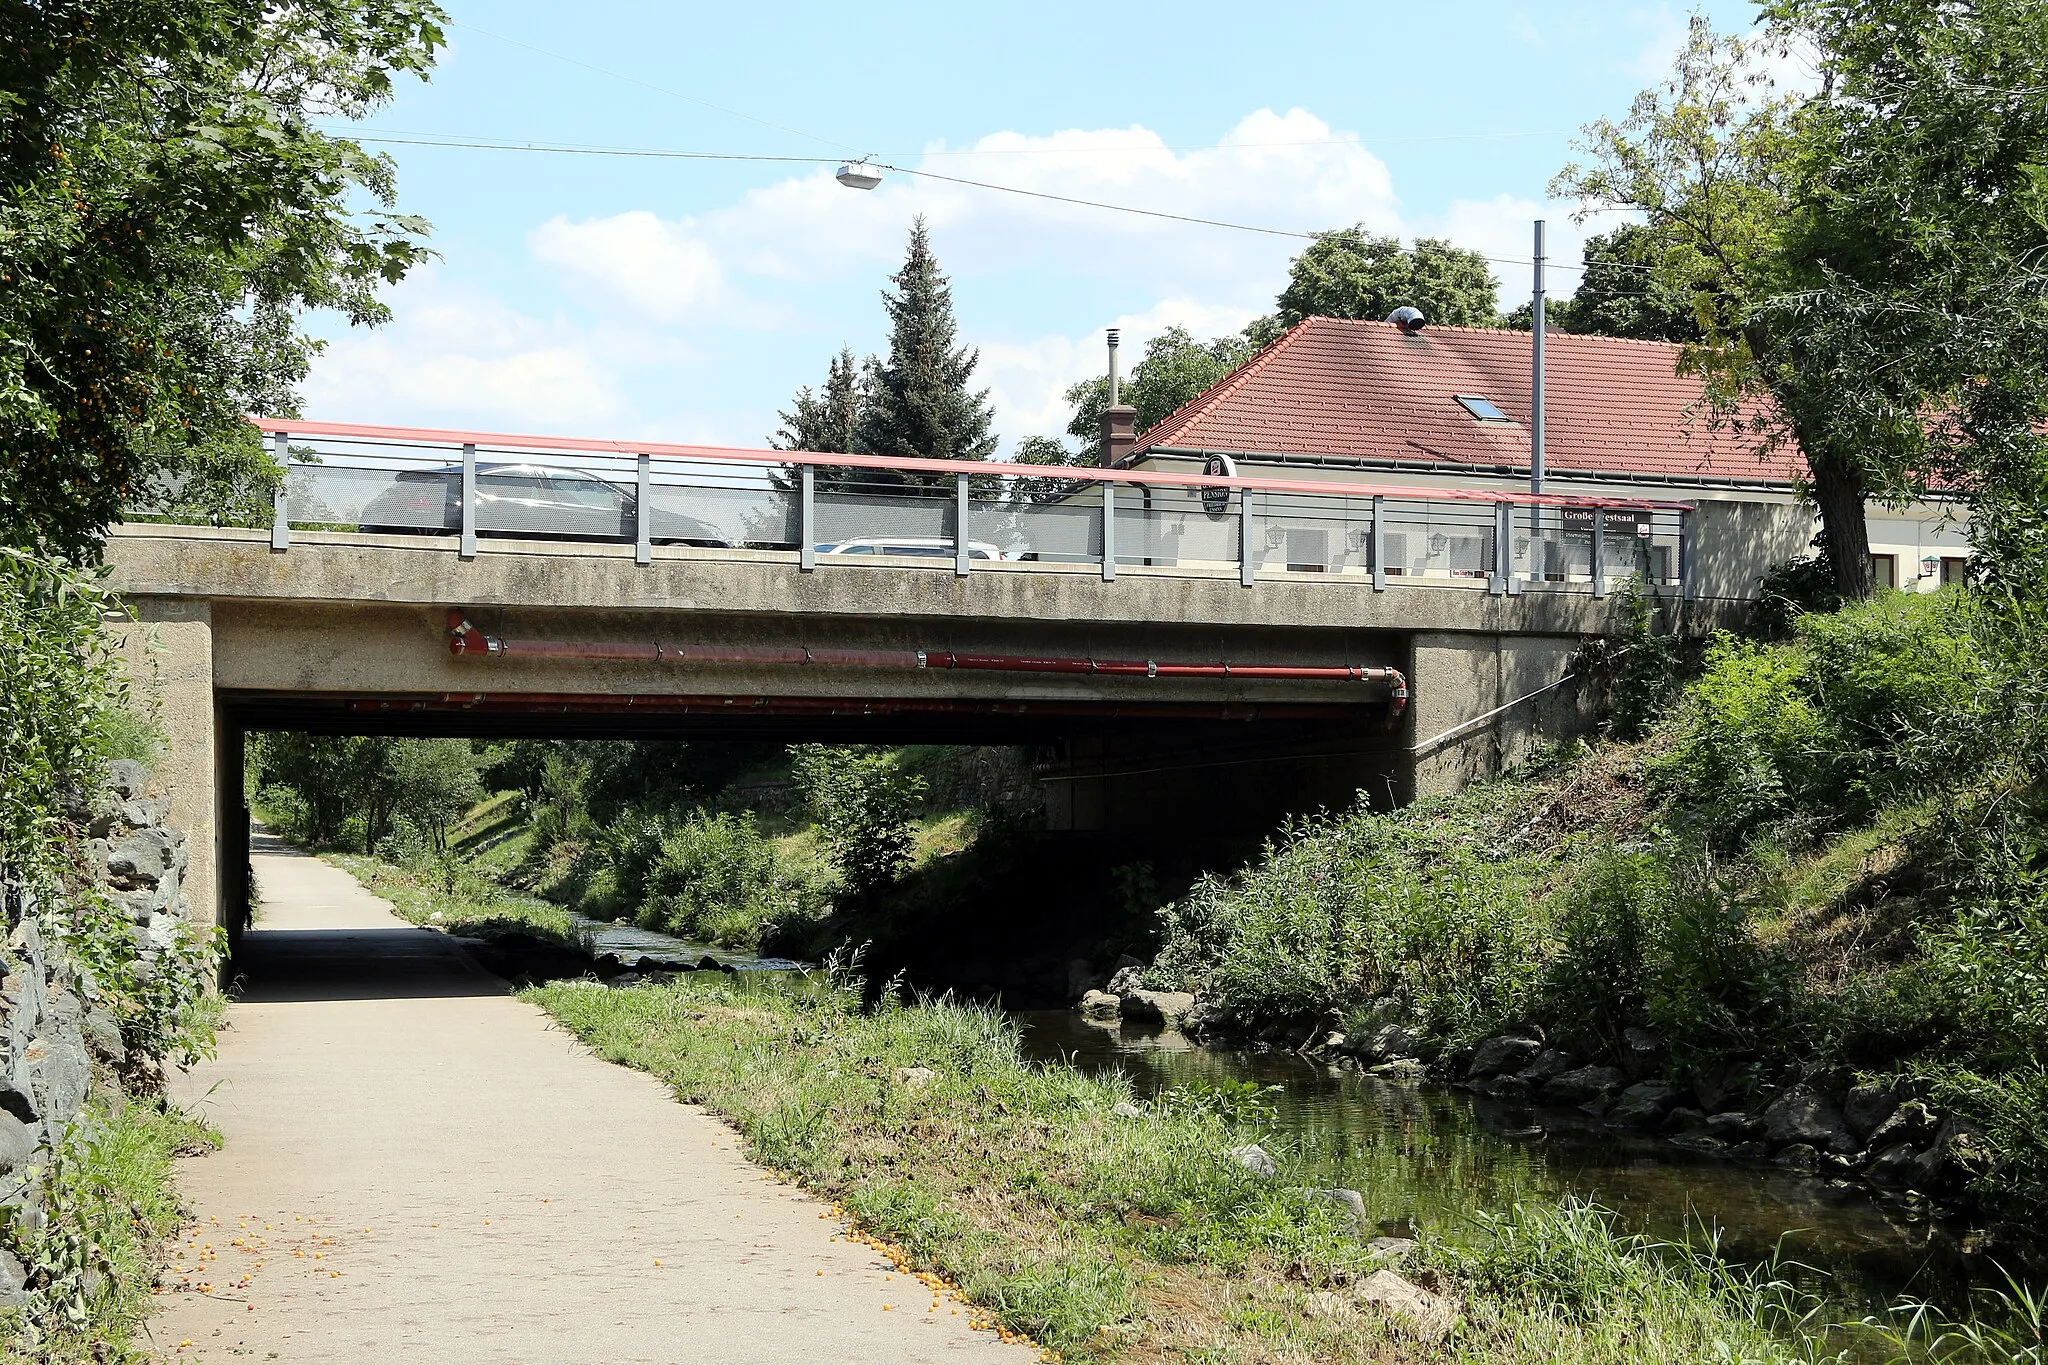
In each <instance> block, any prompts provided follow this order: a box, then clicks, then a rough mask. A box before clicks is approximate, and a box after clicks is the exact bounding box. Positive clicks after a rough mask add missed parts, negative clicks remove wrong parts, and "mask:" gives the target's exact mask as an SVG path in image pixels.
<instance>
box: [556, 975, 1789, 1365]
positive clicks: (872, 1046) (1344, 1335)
mask: <svg viewBox="0 0 2048 1365" xmlns="http://www.w3.org/2000/svg"><path fill="white" fill-rule="evenodd" d="M526 998H527V999H530V1000H533V1001H534V1002H536V1003H538V1004H540V1005H541V1006H542V1007H544V1008H545V1009H547V1010H548V1011H549V1012H550V1013H551V1014H552V1015H553V1016H554V1017H555V1018H556V1019H557V1020H559V1021H560V1022H561V1023H562V1024H563V1025H564V1026H565V1027H566V1028H568V1029H569V1030H570V1031H571V1032H573V1033H574V1034H575V1035H576V1036H578V1037H579V1038H581V1039H583V1040H584V1041H585V1042H586V1043H588V1044H589V1045H590V1046H591V1047H592V1048H593V1049H595V1050H596V1051H597V1052H598V1053H599V1054H600V1055H601V1056H604V1057H606V1058H608V1059H610V1060H612V1061H616V1062H620V1063H623V1064H626V1065H630V1066H634V1067H637V1068H639V1069H642V1070H645V1071H648V1072H651V1073H653V1074H654V1075H656V1076H658V1077H660V1078H662V1079H663V1080H664V1081H665V1082H666V1083H667V1084H668V1085H669V1087H670V1088H671V1090H672V1091H673V1093H674V1094H675V1095H676V1096H677V1098H678V1099H681V1100H684V1101H688V1102H692V1103H700V1104H703V1105H705V1106H706V1107H707V1108H709V1109H711V1110H712V1111H713V1112H715V1113H717V1114H719V1115H721V1116H722V1117H724V1118H725V1119H727V1120H728V1121H730V1122H731V1123H732V1124H733V1125H734V1126H735V1127H736V1128H737V1129H738V1130H739V1131H740V1132H741V1133H742V1134H743V1135H744V1137H745V1138H746V1141H747V1143H748V1147H749V1154H750V1155H751V1156H752V1158H753V1159H754V1160H756V1161H759V1162H761V1163H762V1164H764V1165H766V1166H769V1167H771V1168H773V1169H775V1170H777V1171H780V1172H782V1173H783V1174H784V1175H786V1176H787V1177H789V1178H792V1179H794V1180H796V1181H798V1182H800V1183H801V1184H803V1185H805V1186H806V1187H808V1188H809V1189H811V1190H813V1191H814V1192H816V1193H818V1194H819V1195H821V1196H823V1197H825V1198H827V1199H830V1200H832V1201H834V1202H835V1203H836V1204H837V1205H838V1206H840V1207H841V1208H842V1209H844V1210H845V1211H846V1212H847V1213H849V1214H851V1215H852V1216H853V1217H854V1218H855V1219H856V1220H857V1221H858V1223H859V1224H860V1226H861V1228H862V1229H863V1230H864V1231H865V1232H866V1233H867V1234H869V1235H871V1236H873V1237H876V1238H880V1239H884V1240H885V1241H887V1242H888V1243H891V1244H893V1245H894V1246H895V1247H896V1248H898V1249H899V1254H900V1255H901V1257H902V1259H903V1261H904V1263H905V1264H906V1265H907V1266H909V1267H910V1268H912V1269H915V1270H919V1271H926V1272H931V1273H935V1274H938V1275H942V1276H944V1277H946V1278H947V1279H949V1280H951V1281H953V1282H954V1283H956V1284H957V1285H958V1286H959V1287H960V1288H961V1289H962V1290H963V1292H964V1293H965V1294H966V1295H967V1296H968V1297H970V1298H971V1299H973V1300H974V1301H975V1302H976V1303H978V1304H980V1305H982V1307H983V1308H984V1309H985V1310H986V1311H987V1312H988V1313H989V1314H990V1315H991V1316H992V1317H993V1318H994V1319H995V1320H996V1321H998V1322H999V1323H1001V1324H1002V1325H1004V1326H1005V1327H1006V1328H1008V1329H1009V1330H1011V1331H1013V1332H1016V1333H1019V1334H1023V1335H1026V1336H1029V1337H1030V1338H1032V1339H1034V1340H1036V1341H1038V1342H1040V1343H1042V1344H1043V1345H1044V1346H1046V1347H1048V1348H1050V1349H1052V1350H1054V1351H1057V1352H1058V1353H1059V1354H1061V1355H1062V1356H1063V1357H1065V1358H1067V1359H1069V1360H1075V1361H1083V1360H1108V1359H1129V1360H1141V1361H1153V1360H1158V1361H1166V1360H1175V1361H1180V1360H1188V1361H1214V1362H1223V1361H1245V1362H1251V1361H1273V1362H1294V1361H1301V1362H1307V1361H1319V1362H1320V1361H1332V1362H1368V1361H1369V1362H1410V1361H1413V1362H1420V1361H1425V1360H1427V1361H1436V1360H1469V1361H1475V1362H1477V1361H1484V1362H1501V1363H1502V1365H1521V1362H1531V1363H1532V1365H1533V1362H1538V1361H1543V1362H1551V1361H1566V1360H1569V1361H1583V1362H1595V1363H1597V1362H1610V1361H1611V1362H1617V1365H1618V1363H1619V1362H1623V1361H1629V1362H1634V1361H1641V1360H1707V1359H1713V1360H1728V1361H1757V1362H1772V1363H1774V1365H1775V1363H1776V1362H1793V1361H1805V1360H1815V1359H1823V1358H1827V1352H1826V1351H1825V1350H1824V1349H1823V1347H1822V1345H1821V1343H1820V1341H1819V1339H1817V1338H1812V1337H1806V1336H1802V1335H1800V1334H1798V1333H1797V1332H1793V1333H1791V1334H1780V1333H1779V1332H1777V1331H1775V1330H1774V1329H1775V1328H1779V1327H1790V1326H1793V1325H1794V1323H1795V1319H1796V1317H1797V1315H1798V1312H1799V1305H1798V1304H1797V1302H1796V1301H1795V1300H1794V1299H1793V1297H1792V1296H1791V1294H1790V1292H1789V1291H1787V1290H1783V1289H1782V1288H1781V1287H1778V1286H1774V1285H1771V1284H1768V1283H1765V1282H1761V1281H1758V1280H1754V1279H1752V1278H1751V1277H1748V1276H1746V1275H1744V1274H1742V1273H1740V1272H1737V1271H1734V1270H1730V1269H1728V1268H1726V1267H1723V1266H1721V1265H1720V1264H1719V1263H1717V1262H1714V1261H1713V1260H1712V1259H1711V1257H1708V1256H1705V1255H1703V1254H1700V1253H1693V1252H1684V1251H1674V1250H1672V1249H1669V1248H1662V1247H1657V1246H1653V1245H1652V1244H1649V1243H1647V1242H1642V1241H1640V1240H1639V1239H1630V1238H1625V1237H1620V1236H1617V1235H1616V1234H1614V1233H1613V1232H1612V1230H1611V1228H1610V1227H1609V1225H1608V1223H1607V1222H1606V1221H1605V1219H1604V1218H1603V1217H1602V1216H1601V1215H1599V1214H1598V1213H1597V1212H1594V1211H1590V1210H1583V1209H1576V1210H1575V1209H1569V1208H1568V1209H1564V1210H1557V1209H1550V1208H1542V1207H1531V1208H1520V1209H1515V1210H1512V1211H1511V1212H1509V1213H1507V1214H1505V1215H1503V1216H1502V1217H1501V1218H1500V1219H1498V1220H1494V1221H1492V1222H1490V1223H1486V1224H1483V1225H1479V1226H1468V1227H1464V1228H1457V1229H1438V1230H1434V1231H1433V1232H1430V1233H1426V1234H1425V1241H1424V1246H1423V1249H1422V1251H1421V1252H1420V1253H1419V1256H1418V1259H1417V1260H1416V1261H1415V1262H1414V1263H1413V1264H1412V1265H1411V1267H1410V1271H1411V1272H1412V1273H1413V1274H1414V1275H1415V1276H1416V1278H1418V1279H1422V1280H1425V1281H1430V1282H1433V1283H1434V1284H1435V1285H1436V1286H1437V1287H1438V1288H1440V1289H1442V1290H1443V1291H1444V1292H1446V1293H1448V1294H1450V1295H1452V1296H1454V1297H1455V1298H1456V1299H1458V1300H1460V1301H1461V1302H1462V1303H1463V1305H1464V1311H1463V1314H1462V1318H1461V1320H1460V1323H1459V1325H1458V1326H1457V1327H1456V1328H1455V1329H1454V1331H1453V1334H1452V1335H1451V1337H1450V1338H1449V1339H1448V1340H1446V1341H1444V1342H1442V1343H1438V1344H1432V1343H1429V1342H1427V1341H1424V1340H1421V1339H1419V1338H1417V1337H1416V1336H1413V1335H1411V1334H1408V1333H1407V1332H1406V1331H1405V1330H1404V1329H1403V1328H1402V1327H1401V1326H1400V1325H1399V1324H1398V1323H1396V1322H1393V1321H1390V1320H1388V1319H1385V1318H1382V1317H1380V1316H1379V1315H1378V1313H1377V1310H1373V1309H1370V1308H1365V1307H1361V1306H1357V1305H1356V1304H1355V1301H1354V1300H1353V1299H1352V1298H1351V1297H1350V1295H1349V1294H1348V1293H1347V1292H1346V1290H1347V1286H1349V1285H1351V1284H1353V1283H1355V1282H1356V1281H1357V1280H1358V1279H1359V1278H1360V1277H1362V1276H1364V1275H1367V1274H1369V1273H1371V1272H1372V1271H1373V1270H1375V1269H1377V1268H1380V1267H1381V1266H1382V1265H1383V1264H1384V1262H1383V1261H1382V1260H1381V1258H1380V1257H1379V1256H1377V1255H1376V1254H1375V1253H1374V1252H1373V1251H1372V1250H1371V1249H1370V1247H1369V1246H1368V1244H1367V1241H1366V1238H1367V1237H1368V1236H1370V1235H1371V1232H1370V1230H1361V1229H1360V1228H1358V1227H1357V1226H1356V1225H1355V1224H1354V1223H1353V1222H1352V1221H1351V1216H1350V1214H1349V1213H1348V1212H1346V1211H1344V1210H1343V1209H1342V1208H1341V1207H1339V1206H1337V1205H1335V1204H1333V1203H1330V1202H1327V1201H1325V1200H1321V1199H1318V1198H1317V1197H1315V1195H1314V1194H1313V1193H1311V1192H1310V1191H1309V1189H1308V1188H1307V1187H1306V1186H1307V1183H1308V1181H1309V1179H1310V1177H1309V1176H1308V1175H1307V1174H1306V1172H1307V1171H1308V1170H1310V1169H1312V1164H1311V1163H1309V1162H1306V1161H1304V1160H1303V1159H1302V1156H1303V1154H1302V1153H1299V1152H1296V1151H1295V1150H1293V1149H1292V1148H1290V1147H1289V1146H1288V1145H1287V1144H1286V1143H1284V1142H1282V1141H1280V1140H1278V1139H1276V1138H1274V1137H1273V1136H1272V1133H1271V1131H1270V1129H1269V1127H1268V1124H1269V1121H1270V1117H1271V1116H1270V1113H1269V1112H1268V1111H1266V1110H1265V1109H1264V1107H1263V1105H1262V1103H1261V1102H1260V1101H1259V1100H1258V1099H1257V1098H1256V1097H1255V1096H1249V1095H1246V1094H1242V1093H1239V1092H1237V1091H1234V1090H1230V1089H1223V1090H1211V1089H1207V1088H1197V1089H1176V1090H1169V1091H1166V1092H1164V1093H1163V1094H1162V1095H1161V1096H1160V1097H1159V1098H1158V1099H1156V1100H1154V1101H1152V1102H1148V1103H1145V1104H1142V1105H1135V1104H1134V1100H1133V1095H1132V1092H1131V1088H1130V1086H1129V1083H1128V1081H1127V1079H1125V1078H1124V1077H1122V1076H1120V1075H1117V1074H1113V1073H1112V1074H1106V1075H1100V1076H1096V1075H1087V1074H1084V1073H1082V1072H1079V1071H1077V1070H1075V1069H1073V1068H1071V1067H1067V1066H1062V1065H1045V1064H1039V1063H1035V1062H1029V1061H1026V1060H1024V1058H1023V1057H1022V1055H1021V1051H1020V1046H1019V1038H1018V1034H1017V1032H1016V1030H1015V1028H1014V1027H1013V1026H1012V1025H1011V1024H1010V1023H1009V1022H1008V1021H1007V1020H1006V1019H1005V1018H1004V1017H1003V1016H1002V1015H1001V1014H1000V1013H998V1012H996V1011H993V1010H990V1009H986V1008H982V1007H979V1006H974V1005H967V1004H961V1003H956V1002H953V1001H950V1000H937V1001H929V1000H928V1001H922V1002H919V1003H915V1004H904V1003H901V1002H896V1001H893V1000H890V1001H885V1002H884V1003H883V1004H882V1005H881V1006H879V1007H877V1008H875V1009H873V1010H863V1009H862V1008H861V1007H860V1005H859V1000H858V996H857V995H856V994H854V993H853V992H850V991H847V990H843V989H840V988H837V987H834V986H831V985H829V984H827V983H826V982H825V981H823V980H822V979H820V978H811V979H809V980H795V981H789V980H780V981H778V980H764V979H757V978H739V979H733V980H728V979H726V978H722V977H721V978H717V979H708V978H706V979H700V978H697V977H690V978H684V979H681V980H678V981H676V982H674V983H671V984H667V985H660V986H639V987H633V988H630V989H624V990H612V989H607V988H605V987H602V986H599V985H597V984H595V983H592V982H556V983H552V984H549V985H546V986H541V987H537V988H534V989H533V990H531V991H529V992H527V994H526ZM910 1067H926V1068H930V1069H931V1071H932V1072H934V1073H935V1074H934V1075H933V1076H932V1077H931V1078H930V1079H929V1080H927V1081H925V1082H923V1083H922V1084H920V1083H917V1082H916V1081H915V1080H911V1079H905V1078H903V1077H902V1076H901V1075H900V1072H901V1069H903V1068H910ZM1120 1105H1123V1106H1133V1107H1135V1108H1136V1110H1137V1112H1136V1115H1135V1116H1129V1115H1130V1110H1129V1109H1126V1110H1125V1114H1124V1115H1123V1116H1120V1115H1119V1113H1118V1112H1117V1111H1118V1107H1119V1106H1120ZM1250 1141H1258V1142H1260V1143H1261V1144H1262V1145H1264V1146H1266V1147H1267V1149H1268V1150H1269V1151H1270V1152H1271V1153H1272V1154H1273V1156H1274V1157H1275V1158H1276V1160H1277V1161H1278V1163H1279V1166H1280V1172H1279V1174H1278V1176H1277V1177H1276V1178H1272V1179H1264V1178H1260V1177H1258V1176H1255V1175H1253V1174H1251V1173H1250V1172H1248V1171H1246V1170H1245V1169H1244V1168H1243V1167H1242V1166H1241V1165H1239V1164H1238V1163H1237V1162H1236V1161H1235V1160H1233V1159H1232V1158H1231V1157H1230V1155H1229V1149H1230V1148H1231V1147H1232V1146H1235V1145H1238V1144H1241V1143H1245V1142H1250ZM1363 1193H1364V1197H1365V1200H1366V1202H1367V1206H1368V1211H1369V1213H1376V1212H1377V1211H1376V1210H1375V1209H1374V1197H1375V1196H1374V1191H1373V1190H1371V1189H1368V1190H1365V1191H1364V1192H1363Z"/></svg>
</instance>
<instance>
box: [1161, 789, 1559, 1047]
mask: <svg viewBox="0 0 2048 1365" xmlns="http://www.w3.org/2000/svg"><path fill="white" fill-rule="evenodd" d="M1516 797H1517V792H1516V790H1515V788H1514V787H1513V786H1512V785H1511V784H1505V783H1490V784H1485V785H1482V786H1479V787H1474V788H1471V789H1470V790H1468V791H1466V792H1464V793H1462V794H1461V795H1459V796H1457V797H1453V798H1449V799H1443V800H1434V801H1426V802H1421V803H1418V804H1417V805H1415V806H1411V807H1409V808H1408V809H1407V810H1405V811H1401V812H1394V813H1380V812H1375V811H1372V810H1371V809H1369V808H1368V807H1365V806H1363V805H1361V806H1360V807H1359V808H1357V809H1355V810H1353V811H1351V812H1350V813H1348V814H1346V815H1342V816H1339V817H1335V818H1330V819H1322V820H1313V821H1307V822H1303V823H1301V824H1299V825H1296V826H1294V827H1292V828H1290V829H1289V830H1288V831H1287V832H1286V833H1285V834H1284V835H1283V836H1282V838H1281V839H1280V841H1279V842H1278V843H1276V844H1272V845H1269V846H1268V847H1267V850H1266V853H1265V856H1264V857H1263V858H1262V859H1261V860H1260V862H1259V863H1258V865H1257V866H1256V867H1254V868H1253V869H1251V870H1249V871H1247V872H1246V873H1244V874H1242V875H1239V876H1236V877H1231V878H1219V877H1213V876H1212V877H1205V878H1204V879H1203V880H1202V881H1201V882H1199V883H1197V884H1196V886H1195V888H1194V889H1193V890H1192V891H1191V892H1189V893H1188V895H1187V896H1186V897H1184V898H1183V899H1181V900H1180V901H1178V902H1176V903H1175V904H1173V905H1169V906H1167V907H1166V908H1165V909H1164V910H1162V911H1161V912H1160V916H1161V946H1160V951H1159V956H1158V960H1157V963H1156V964H1155V972H1156V974H1157V976H1158V977H1159V979H1160V980H1161V981H1162V982H1164V983H1167V984H1175V985H1181V986H1184V987H1188V988H1191V989H1200V990H1201V991H1203V992H1204V993H1205V994H1207V995H1208V996H1210V997H1211V998H1212V999H1214V1000H1215V1001H1216V1002H1217V1003H1218V1004H1220V1005H1221V1006H1222V1007H1223V1008H1225V1009H1227V1010H1229V1011H1230V1012H1231V1013H1232V1014H1234V1015H1235V1016H1237V1017H1238V1018H1239V1019H1241V1020H1243V1021H1245V1022H1247V1023H1259V1022H1262V1021H1279V1020H1297V1019H1301V1018H1303V1017H1306V1016H1312V1015H1320V1014H1324V1013H1327V1012H1329V1011H1331V1010H1333V1009H1336V1008H1340V1007H1343V1006H1346V1005H1363V1004H1364V1003H1365V1002H1368V1001H1371V1000H1373V999H1375V998H1377V997H1381V996H1388V995H1393V996H1399V997H1401V998H1403V999H1404V1000H1405V1002H1406V1003H1407V1006H1408V1010H1409V1013H1410V1014H1411V1015H1412V1016H1413V1017H1414V1018H1415V1019H1416V1020H1417V1021H1418V1022H1421V1023H1423V1024H1425V1025H1427V1026H1428V1027H1429V1028H1430V1029H1431V1030H1432V1031H1435V1032H1437V1033H1439V1034H1441V1035H1443V1036H1447V1037H1456V1036H1462V1035H1466V1034H1469V1033H1471V1032H1473V1031H1475V1030H1477V1029H1480V1028H1483V1027H1484V1026H1485V1025H1486V1024H1487V1023H1488V1022H1490V1021H1492V1020H1495V1019H1497V1018H1499V1017H1501V1016H1502V1015H1504V1014H1509V1013H1512V1012H1514V1010H1515V1009H1517V1008H1518V1007H1519V1006H1520V1005H1521V1004H1522V1003H1523V1002H1524V1000H1525V998H1526V994H1527V991H1528V989H1529V988H1530V986H1531V985H1532V984H1533V982H1534V980H1535V972H1536V966H1537V963H1538V961H1539V953H1540V946H1541V939H1542V935H1543V923H1542V921H1543V911H1542V909H1541V907H1540V906H1539V904H1538V899H1539V898H1538V897H1537V896H1536V895H1535V894H1534V891H1535V883H1536V879H1537V874H1538V864H1539V861H1540V860H1534V859H1530V858H1527V857H1523V856H1517V855H1514V854H1510V853H1508V852H1507V851H1506V850H1504V849H1503V848H1502V847H1501V834H1502V830H1503V827H1504V825H1505V824H1506V823H1507V818H1506V817H1508V816H1509V815H1510V814H1511V813H1512V812H1513V811H1515V810H1519V809H1521V806H1520V803H1519V802H1518V801H1517V799H1516Z"/></svg>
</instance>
